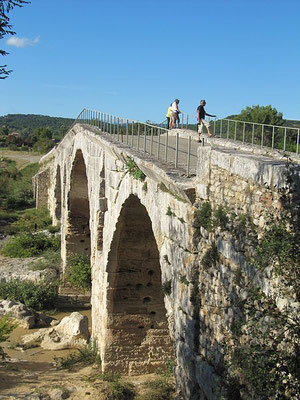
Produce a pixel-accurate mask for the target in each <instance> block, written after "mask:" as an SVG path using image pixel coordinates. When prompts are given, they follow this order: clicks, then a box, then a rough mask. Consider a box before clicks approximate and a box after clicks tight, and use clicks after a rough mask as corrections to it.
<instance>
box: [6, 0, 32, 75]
mask: <svg viewBox="0 0 300 400" xmlns="http://www.w3.org/2000/svg"><path fill="white" fill-rule="evenodd" d="M28 3H29V2H28V1H24V0H0V39H3V38H4V36H6V35H15V32H14V31H12V26H11V25H10V23H9V17H8V14H9V12H10V11H11V10H12V9H13V8H14V7H22V6H23V4H28ZM7 54H8V53H7V52H6V51H4V50H0V55H1V56H6V55H7ZM10 73H11V71H10V70H7V69H6V65H0V79H5V78H7V77H8V75H9V74H10Z"/></svg>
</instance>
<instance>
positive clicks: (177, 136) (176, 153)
mask: <svg viewBox="0 0 300 400" xmlns="http://www.w3.org/2000/svg"><path fill="white" fill-rule="evenodd" d="M178 145H179V133H178V132H177V133H176V149H175V168H177V167H178Z"/></svg>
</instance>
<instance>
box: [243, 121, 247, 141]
mask: <svg viewBox="0 0 300 400" xmlns="http://www.w3.org/2000/svg"><path fill="white" fill-rule="evenodd" d="M245 130H246V122H244V126H243V143H244V142H245Z"/></svg>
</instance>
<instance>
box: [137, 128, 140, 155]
mask: <svg viewBox="0 0 300 400" xmlns="http://www.w3.org/2000/svg"><path fill="white" fill-rule="evenodd" d="M139 150H140V123H139V122H138V138H137V151H139Z"/></svg>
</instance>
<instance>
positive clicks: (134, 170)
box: [126, 157, 146, 182]
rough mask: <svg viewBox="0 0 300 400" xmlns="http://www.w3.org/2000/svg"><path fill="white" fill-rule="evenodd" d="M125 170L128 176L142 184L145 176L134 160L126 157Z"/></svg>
mask: <svg viewBox="0 0 300 400" xmlns="http://www.w3.org/2000/svg"><path fill="white" fill-rule="evenodd" d="M126 168H127V171H128V172H129V175H131V176H133V177H134V178H135V179H137V180H139V181H141V182H143V181H144V180H145V179H146V175H145V174H144V173H143V171H141V170H140V169H139V167H138V166H137V165H136V163H135V162H134V160H133V159H132V158H131V157H128V159H127V161H126Z"/></svg>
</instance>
